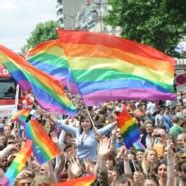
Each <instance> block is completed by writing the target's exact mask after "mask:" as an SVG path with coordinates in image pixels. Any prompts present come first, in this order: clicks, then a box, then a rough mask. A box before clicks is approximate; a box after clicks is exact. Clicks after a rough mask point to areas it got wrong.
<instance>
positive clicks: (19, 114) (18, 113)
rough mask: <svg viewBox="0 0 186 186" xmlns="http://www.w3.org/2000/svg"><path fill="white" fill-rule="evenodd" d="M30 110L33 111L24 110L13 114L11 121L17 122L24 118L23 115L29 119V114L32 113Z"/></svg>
mask: <svg viewBox="0 0 186 186" xmlns="http://www.w3.org/2000/svg"><path fill="white" fill-rule="evenodd" d="M30 110H31V109H30V108H23V109H21V110H19V111H17V112H16V113H15V114H13V116H12V118H11V120H14V121H16V120H18V119H19V117H20V116H22V115H24V116H26V117H27V116H28V114H29V113H30Z"/></svg>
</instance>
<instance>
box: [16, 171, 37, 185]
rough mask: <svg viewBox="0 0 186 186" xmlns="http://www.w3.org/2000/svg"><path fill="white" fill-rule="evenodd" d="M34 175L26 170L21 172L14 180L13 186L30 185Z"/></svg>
mask: <svg viewBox="0 0 186 186" xmlns="http://www.w3.org/2000/svg"><path fill="white" fill-rule="evenodd" d="M33 179H34V175H33V174H32V173H31V172H30V171H27V170H24V171H22V172H21V173H20V174H19V175H18V176H17V178H16V181H15V184H14V185H15V186H22V185H31V184H32V181H33Z"/></svg>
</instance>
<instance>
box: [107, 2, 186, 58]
mask: <svg viewBox="0 0 186 186" xmlns="http://www.w3.org/2000/svg"><path fill="white" fill-rule="evenodd" d="M110 2H111V4H112V7H113V9H112V10H111V11H110V14H109V15H108V16H107V17H106V19H105V20H106V23H107V24H109V25H111V26H113V27H115V26H121V28H122V30H123V31H122V36H123V37H125V38H128V39H132V40H135V41H138V42H141V43H144V44H147V45H151V46H152V47H155V48H157V49H159V50H161V51H163V52H165V53H167V54H169V55H173V56H175V55H176V53H175V51H174V49H175V47H176V46H177V44H178V42H179V41H180V39H181V38H182V37H183V35H184V34H186V31H185V29H184V21H185V18H186V16H185V13H186V6H185V3H184V2H185V0H111V1H110Z"/></svg>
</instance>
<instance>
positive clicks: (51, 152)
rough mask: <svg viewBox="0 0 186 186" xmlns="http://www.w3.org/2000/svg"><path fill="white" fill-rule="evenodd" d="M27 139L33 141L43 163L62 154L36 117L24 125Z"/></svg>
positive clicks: (36, 152)
mask: <svg viewBox="0 0 186 186" xmlns="http://www.w3.org/2000/svg"><path fill="white" fill-rule="evenodd" d="M24 129H25V135H26V138H27V139H30V140H32V141H33V145H32V150H33V153H34V156H35V157H36V158H37V160H38V162H39V163H40V164H43V163H45V162H47V161H49V160H51V159H53V158H55V157H56V156H58V155H59V154H60V149H59V148H58V146H57V145H56V144H55V143H54V142H53V141H52V140H51V138H50V137H49V136H48V134H47V133H46V131H45V130H44V128H43V127H42V126H41V124H40V123H39V122H38V121H37V120H34V119H31V120H30V121H29V123H26V124H25V125H24Z"/></svg>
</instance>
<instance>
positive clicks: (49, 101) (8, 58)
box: [0, 46, 77, 116]
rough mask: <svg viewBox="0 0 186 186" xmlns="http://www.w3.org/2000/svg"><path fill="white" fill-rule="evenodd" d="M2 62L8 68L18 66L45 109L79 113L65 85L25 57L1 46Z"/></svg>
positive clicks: (71, 113) (72, 113)
mask: <svg viewBox="0 0 186 186" xmlns="http://www.w3.org/2000/svg"><path fill="white" fill-rule="evenodd" d="M0 64H2V65H4V66H5V67H7V69H8V70H10V68H11V67H12V66H13V68H14V69H15V67H16V68H17V70H19V71H21V72H22V73H23V74H24V76H25V77H26V78H27V80H28V82H29V83H30V85H31V87H32V91H33V93H34V96H35V98H36V100H37V102H38V103H39V104H40V105H41V107H43V108H44V109H45V110H47V111H55V112H58V113H61V114H66V115H72V116H74V115H75V114H77V111H76V109H75V107H74V106H73V105H72V103H71V102H70V100H69V99H68V98H67V96H66V94H65V91H64V89H63V86H62V85H61V84H60V83H59V82H58V81H57V80H55V79H53V78H52V77H51V76H49V75H47V74H46V73H44V72H42V71H41V70H38V69H36V68H35V67H33V66H32V65H31V64H29V63H28V62H27V61H26V60H25V59H24V58H22V57H21V56H19V55H17V54H16V53H14V52H12V51H11V50H9V49H7V48H6V47H4V46H0ZM10 71H11V70H10ZM12 75H14V73H12ZM13 77H15V76H13ZM15 79H16V77H15ZM18 83H19V82H18Z"/></svg>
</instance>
